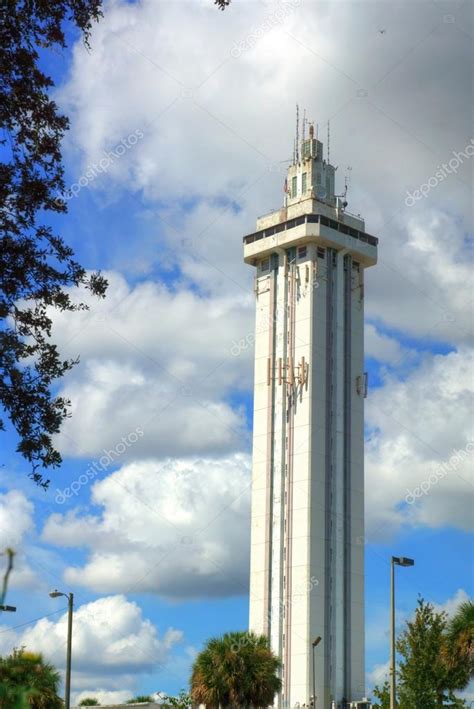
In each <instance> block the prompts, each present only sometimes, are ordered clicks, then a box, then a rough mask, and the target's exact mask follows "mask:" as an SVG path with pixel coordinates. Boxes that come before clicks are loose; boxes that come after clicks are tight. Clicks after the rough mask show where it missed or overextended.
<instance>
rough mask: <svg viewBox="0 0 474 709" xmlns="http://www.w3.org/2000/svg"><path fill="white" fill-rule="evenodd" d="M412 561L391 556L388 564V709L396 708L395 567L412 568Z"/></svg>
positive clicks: (413, 563) (402, 557)
mask: <svg viewBox="0 0 474 709" xmlns="http://www.w3.org/2000/svg"><path fill="white" fill-rule="evenodd" d="M414 565H415V562H414V561H413V559H407V557H406V556H392V561H391V564H390V709H396V707H397V680H396V676H395V566H414Z"/></svg>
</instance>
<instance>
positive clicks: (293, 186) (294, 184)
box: [291, 175, 298, 197]
mask: <svg viewBox="0 0 474 709" xmlns="http://www.w3.org/2000/svg"><path fill="white" fill-rule="evenodd" d="M297 180H298V178H297V177H296V175H295V176H294V177H292V178H291V196H292V197H296V195H297V192H298V185H297Z"/></svg>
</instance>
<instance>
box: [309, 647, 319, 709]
mask: <svg viewBox="0 0 474 709" xmlns="http://www.w3.org/2000/svg"><path fill="white" fill-rule="evenodd" d="M320 642H321V636H320V635H318V637H317V638H315V639H314V640H313V642H312V643H311V645H312V646H313V704H312V706H313V707H316V653H315V650H316V648H317V646H318V645H319V643H320Z"/></svg>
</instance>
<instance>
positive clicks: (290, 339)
mask: <svg viewBox="0 0 474 709" xmlns="http://www.w3.org/2000/svg"><path fill="white" fill-rule="evenodd" d="M322 152H323V146H322V144H321V143H319V141H317V140H316V139H314V137H313V135H312V134H311V133H310V138H309V140H306V141H303V143H302V145H301V151H300V153H299V156H300V159H299V162H295V163H294V164H293V165H291V166H290V168H289V171H288V181H287V199H286V205H285V207H283V208H282V209H281V210H278V211H276V212H272V213H271V214H268V215H265V216H264V217H260V218H259V219H258V221H257V231H256V232H255V233H253V234H249V235H248V236H246V237H244V259H245V261H246V262H247V263H249V264H251V265H253V266H255V268H256V277H255V294H256V341H255V398H254V433H253V481H252V533H251V580H250V628H251V629H252V630H254V631H256V632H259V633H265V634H266V635H268V637H269V638H270V642H271V645H272V648H273V649H274V650H275V652H277V653H278V654H279V656H280V657H281V659H282V679H283V690H282V693H281V696H279V697H277V698H276V704H275V705H276V706H278V707H294V706H295V705H297V703H298V702H299V703H300V705H303V704H304V703H306V705H307V706H309V704H310V701H311V697H312V694H313V689H312V688H313V674H312V647H311V643H312V641H313V639H314V638H315V637H316V636H321V637H322V641H321V643H320V644H319V645H318V647H317V650H316V652H317V657H316V660H317V662H316V668H317V669H316V676H315V678H314V679H315V685H316V695H317V697H318V703H317V706H318V707H319V708H324V709H330V707H331V703H332V702H333V701H334V702H336V705H335V706H341V707H342V706H343V704H342V703H343V702H344V701H348V700H361V699H362V698H363V696H364V694H365V677H364V544H363V539H364V467H363V457H364V452H363V445H364V442H363V430H364V422H363V410H364V397H365V393H366V376H365V374H364V349H363V317H364V270H365V268H367V267H369V266H372V265H374V264H375V263H376V260H377V239H376V238H375V237H373V236H370V235H369V234H367V233H366V232H365V227H364V222H363V220H362V219H361V217H360V216H355V215H351V214H349V213H348V212H347V211H346V210H345V201H343V200H342V199H341V198H339V197H337V196H336V195H335V194H334V183H333V182H332V183H331V179H332V178H333V176H334V168H332V166H329V165H328V164H327V163H325V162H324V160H323V158H322ZM305 156H306V157H305ZM330 168H332V170H331V169H330ZM318 171H319V174H320V175H321V176H329V182H328V186H329V191H328V190H326V191H325V195H324V196H323V192H322V191H319V192H318V189H319V187H320V179H319V178H316V177H315V176H316V175H317V174H318ZM305 174H306V178H305V179H303V176H304V175H305ZM331 175H332V178H331ZM308 176H310V177H308ZM295 177H296V183H295ZM322 179H323V177H321V180H322ZM324 179H326V178H324ZM295 184H296V187H295V189H293V187H294V185H295ZM288 190H289V192H288Z"/></svg>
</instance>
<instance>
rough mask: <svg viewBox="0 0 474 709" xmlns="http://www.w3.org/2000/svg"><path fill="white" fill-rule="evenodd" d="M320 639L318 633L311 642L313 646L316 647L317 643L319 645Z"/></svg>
mask: <svg viewBox="0 0 474 709" xmlns="http://www.w3.org/2000/svg"><path fill="white" fill-rule="evenodd" d="M321 640H322V638H321V636H320V635H318V637H317V638H315V639H314V640H313V643H312V644H313V647H316V646H317V645H319V643H320V642H321Z"/></svg>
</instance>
